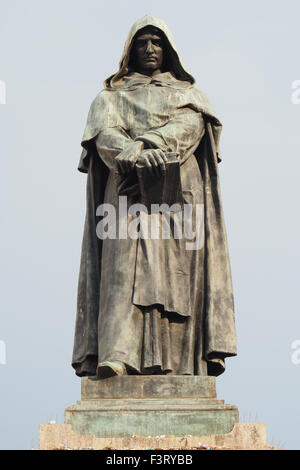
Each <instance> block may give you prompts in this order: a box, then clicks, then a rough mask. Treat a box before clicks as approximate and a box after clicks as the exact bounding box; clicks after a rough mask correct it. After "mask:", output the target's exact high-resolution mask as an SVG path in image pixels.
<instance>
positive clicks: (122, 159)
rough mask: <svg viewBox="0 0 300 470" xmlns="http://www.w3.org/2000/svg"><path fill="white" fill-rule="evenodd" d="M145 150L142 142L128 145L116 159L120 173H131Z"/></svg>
mask: <svg viewBox="0 0 300 470" xmlns="http://www.w3.org/2000/svg"><path fill="white" fill-rule="evenodd" d="M143 149H144V143H143V142H140V141H136V142H133V143H132V144H131V145H128V146H127V147H126V148H125V149H124V150H123V151H122V152H121V153H119V155H118V156H117V157H116V159H115V161H116V165H117V170H118V172H119V173H129V172H130V171H131V170H133V168H134V165H135V164H136V162H137V160H138V158H139V156H140V155H141V153H142V151H143Z"/></svg>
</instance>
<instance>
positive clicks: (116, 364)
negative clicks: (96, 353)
mask: <svg viewBox="0 0 300 470" xmlns="http://www.w3.org/2000/svg"><path fill="white" fill-rule="evenodd" d="M114 375H127V371H126V367H125V365H124V364H123V362H120V361H105V362H100V363H99V364H98V367H97V376H98V377H101V378H103V379H104V378H108V377H113V376H114Z"/></svg>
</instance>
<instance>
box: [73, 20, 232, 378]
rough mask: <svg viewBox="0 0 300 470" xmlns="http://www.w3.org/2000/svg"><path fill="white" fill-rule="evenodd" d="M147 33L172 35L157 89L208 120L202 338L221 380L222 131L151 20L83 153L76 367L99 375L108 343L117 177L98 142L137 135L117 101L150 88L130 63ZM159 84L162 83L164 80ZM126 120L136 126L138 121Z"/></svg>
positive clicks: (96, 108) (107, 91)
mask: <svg viewBox="0 0 300 470" xmlns="http://www.w3.org/2000/svg"><path fill="white" fill-rule="evenodd" d="M146 26H154V27H156V28H158V29H159V30H160V31H161V32H162V33H163V35H164V36H165V38H166V43H167V45H168V53H169V57H170V63H171V64H172V69H171V70H172V75H173V76H174V77H175V79H170V80H169V79H168V77H167V78H166V76H165V78H164V81H163V82H161V83H157V85H159V86H161V87H170V88H172V89H177V90H178V94H177V95H178V97H180V100H181V96H184V100H185V101H184V102H182V103H180V105H181V106H182V107H185V106H189V107H190V108H191V109H195V110H196V111H197V112H198V113H201V114H202V116H203V119H204V126H205V132H204V135H203V137H202V139H201V140H200V144H199V145H198V147H197V148H196V149H193V154H194V155H195V157H196V161H197V164H198V166H199V170H200V173H201V177H202V181H203V197H204V227H205V256H204V270H203V273H204V299H203V304H202V307H201V308H202V310H203V312H202V316H201V318H202V324H201V328H200V330H199V331H200V334H201V336H202V338H201V348H202V352H201V354H202V357H203V358H204V360H205V361H206V362H207V374H208V375H215V376H217V375H219V374H221V373H222V372H223V371H224V370H225V358H226V357H229V356H235V355H236V334H235V323H234V301H233V291H232V280H231V270H230V261H229V254H228V244H227V238H226V230H225V224H224V216H223V210H222V204H221V194H220V186H219V175H218V162H219V161H221V158H220V153H219V139H220V132H221V128H222V125H221V123H220V121H219V120H218V118H217V116H216V114H215V112H214V110H213V108H212V106H211V104H210V103H209V101H208V99H207V98H206V96H205V95H204V94H203V93H202V92H200V91H199V90H197V89H196V88H194V82H195V80H194V78H193V77H192V76H191V75H190V74H189V73H188V72H187V70H186V68H185V66H184V64H183V62H182V60H181V59H180V57H179V55H178V53H177V51H176V48H175V45H174V41H173V39H172V36H171V33H170V32H169V30H168V28H167V26H166V25H165V24H164V23H163V22H162V21H161V20H159V19H157V18H154V17H152V16H150V15H146V16H145V17H143V18H142V19H141V20H138V21H137V22H136V23H135V24H134V25H133V27H132V29H131V31H130V33H129V36H128V38H127V41H126V44H125V48H124V52H123V55H122V58H121V61H120V67H119V70H118V72H117V73H116V74H114V75H112V76H111V77H109V78H108V79H107V80H106V81H105V82H104V87H105V88H104V90H103V91H101V92H100V93H99V94H98V96H97V97H96V99H95V100H94V101H93V103H92V105H91V108H90V111H89V115H88V120H87V125H86V129H85V132H84V135H83V138H82V147H83V152H82V155H81V159H80V163H79V167H78V169H79V171H81V172H84V173H87V174H88V177H87V193H86V203H87V210H86V219H85V226H84V234H83V242H82V253H81V263H80V272H79V282H78V299H77V317H76V326H75V339H74V349H73V358H72V366H73V367H74V369H75V371H76V374H77V375H78V376H84V375H91V376H92V375H95V374H96V368H97V364H98V350H99V341H101V340H103V338H99V324H98V323H99V302H100V299H101V289H100V285H101V273H102V276H103V269H102V255H103V254H102V244H103V241H102V240H101V239H99V238H98V237H97V235H96V225H97V220H96V209H97V207H98V206H99V205H100V204H102V203H103V201H104V198H105V190H106V185H107V181H108V178H109V170H108V168H107V166H106V165H105V164H104V162H103V160H102V159H101V158H99V154H98V151H97V147H96V138H97V136H98V135H99V133H101V132H103V131H105V130H106V129H114V128H118V127H120V128H122V129H125V130H128V129H129V128H130V122H125V121H124V119H125V118H124V114H125V115H126V113H123V115H122V113H120V112H119V108H118V107H119V105H120V101H119V98H118V99H117V97H118V96H120V93H121V94H122V93H124V94H125V95H126V96H128V93H130V92H133V91H134V90H138V89H140V88H142V87H146V86H147V85H148V84H149V81H147V80H149V77H141V76H138V74H137V76H133V78H131V79H129V78H130V74H131V72H132V71H131V70H130V65H129V63H130V62H129V57H130V51H131V47H132V44H133V40H134V37H135V35H136V33H137V32H138V31H139V30H141V29H142V28H144V27H146ZM128 77H129V78H128ZM150 80H152V79H150ZM156 80H159V77H158V78H157V79H156ZM152 81H153V80H152ZM182 90H183V91H184V93H183V91H182ZM177 95H176V96H177ZM126 119H130V116H129V117H128V116H127V117H126ZM126 119H125V120H126ZM166 122H167V121H166ZM104 274H105V272H104ZM201 275H202V274H201ZM196 362H197V359H195V363H196ZM197 370H198V372H197ZM197 373H200V372H199V368H198V369H197V367H195V374H197Z"/></svg>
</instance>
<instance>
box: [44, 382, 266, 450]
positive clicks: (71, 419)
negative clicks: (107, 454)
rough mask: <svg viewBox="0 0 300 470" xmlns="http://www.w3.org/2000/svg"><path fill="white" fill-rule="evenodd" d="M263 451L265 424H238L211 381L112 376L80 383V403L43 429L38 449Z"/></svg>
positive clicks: (234, 415) (233, 411) (235, 411)
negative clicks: (59, 422)
mask: <svg viewBox="0 0 300 470" xmlns="http://www.w3.org/2000/svg"><path fill="white" fill-rule="evenodd" d="M199 442H201V443H203V444H206V445H208V446H218V447H220V446H221V447H230V448H244V449H246V448H249V449H255V448H264V446H265V445H266V430H265V425H264V424H239V423H238V409H237V407H236V406H233V405H227V404H225V403H224V401H223V400H218V399H217V395H216V383H215V378H214V377H202V376H171V375H170V376H168V375H167V376H161V375H156V376H153V375H150V376H136V375H131V376H120V377H119V376H116V377H111V378H107V379H93V378H84V379H82V386H81V401H79V402H77V403H76V404H75V405H73V406H70V407H69V408H67V409H66V410H65V424H63V425H54V424H50V425H44V426H41V430H40V448H41V449H54V448H64V447H67V448H72V449H76V448H81V449H87V448H93V449H107V448H110V449H149V448H155V449H191V448H193V447H194V448H195V447H196V448H197V447H199Z"/></svg>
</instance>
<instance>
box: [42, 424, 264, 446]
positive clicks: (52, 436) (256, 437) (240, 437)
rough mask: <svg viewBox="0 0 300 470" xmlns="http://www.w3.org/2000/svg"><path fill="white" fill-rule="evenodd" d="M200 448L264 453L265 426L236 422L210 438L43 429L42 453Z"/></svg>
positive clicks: (57, 427) (57, 426)
mask: <svg viewBox="0 0 300 470" xmlns="http://www.w3.org/2000/svg"><path fill="white" fill-rule="evenodd" d="M201 445H206V446H211V447H215V446H216V447H217V449H233V450H235V449H243V450H246V449H247V450H262V449H266V448H268V447H267V435H266V425H265V424H264V423H249V424H248V423H237V424H235V425H234V428H233V430H232V431H231V432H230V433H228V434H218V435H210V436H184V437H175V436H159V437H146V436H132V437H128V438H116V437H112V438H103V437H95V436H84V435H80V434H76V433H75V432H74V431H73V429H72V426H71V424H45V425H41V426H40V449H41V450H54V449H61V450H64V449H65V450H67V449H72V450H89V449H93V450H108V449H113V450H146V449H160V450H163V449H167V450H170V449H175V450H190V449H197V448H198V449H199V448H201Z"/></svg>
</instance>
